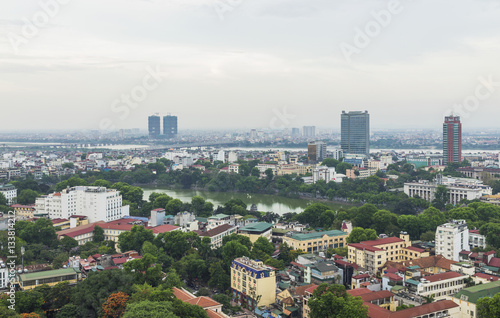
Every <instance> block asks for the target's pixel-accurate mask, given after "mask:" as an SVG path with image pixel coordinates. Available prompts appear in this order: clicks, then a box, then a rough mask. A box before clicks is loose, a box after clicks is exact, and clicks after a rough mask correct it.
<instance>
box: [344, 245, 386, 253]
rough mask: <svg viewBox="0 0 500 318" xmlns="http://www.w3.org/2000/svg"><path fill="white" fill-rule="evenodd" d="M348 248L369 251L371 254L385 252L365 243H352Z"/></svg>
mask: <svg viewBox="0 0 500 318" xmlns="http://www.w3.org/2000/svg"><path fill="white" fill-rule="evenodd" d="M348 246H352V247H354V248H356V249H358V250H367V251H370V252H378V251H384V249H381V248H378V247H374V246H370V245H365V244H363V243H352V244H348Z"/></svg>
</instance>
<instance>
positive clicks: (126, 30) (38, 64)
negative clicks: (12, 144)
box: [0, 0, 500, 131]
mask: <svg viewBox="0 0 500 318" xmlns="http://www.w3.org/2000/svg"><path fill="white" fill-rule="evenodd" d="M49 2H50V1H48V2H47V3H49ZM42 3H45V2H43V1H42ZM53 3H56V4H57V6H52V7H50V6H49V7H43V6H41V5H40V4H39V3H38V2H37V1H22V2H19V1H16V2H10V1H9V2H5V1H4V2H3V3H2V4H1V5H0V8H1V10H0V32H1V33H2V34H1V35H2V36H0V54H1V56H2V58H1V59H0V70H1V72H0V96H1V97H2V118H8V120H5V121H3V122H2V127H1V129H2V130H14V129H16V130H19V129H26V130H33V129H42V130H43V129H101V130H102V129H113V128H116V129H121V128H141V129H145V128H146V124H145V123H146V118H147V116H148V115H150V114H152V113H156V112H160V113H168V112H169V113H172V114H173V115H177V116H179V118H180V127H179V129H180V130H182V129H236V128H245V129H246V128H258V129H260V128H290V127H301V126H303V125H316V126H318V127H322V128H325V129H332V130H338V129H339V126H340V113H341V111H342V110H361V111H363V110H368V111H369V112H370V114H371V122H372V123H371V127H372V128H373V129H387V128H395V129H404V128H417V129H435V130H439V129H440V127H441V125H442V121H443V118H444V115H449V114H450V111H452V110H454V111H455V113H456V115H460V116H461V118H462V122H463V123H464V131H466V130H467V129H480V128H494V127H495V126H496V125H497V118H498V116H499V115H500V108H499V107H498V105H499V103H500V92H498V90H500V87H499V86H500V84H499V83H498V82H499V81H500V68H499V66H500V65H499V60H498V56H499V53H500V38H499V35H498V34H500V32H499V31H500V23H499V22H498V16H499V13H500V4H499V3H498V2H497V1H440V2H438V3H436V2H435V1H419V2H417V1H335V2H332V1H326V0H313V1H307V2H304V1H292V0H287V1H273V2H270V1H263V0H255V1H234V2H232V4H231V5H228V4H225V2H222V1H212V0H210V1H209V0H189V1H186V0H183V1H180V0H176V1H159V0H151V1H140V0H127V1H117V0H112V1H105V2H103V1H95V0H90V1H85V2H77V1H54V2H53ZM44 14H45V16H44ZM44 17H49V19H48V20H47V21H46V20H44ZM37 19H38V20H37ZM33 23H35V24H33ZM36 25H38V26H36ZM361 33H362V34H361ZM146 77H147V79H146V80H147V84H146V86H144V85H145V84H144V80H145V78H146ZM137 87H139V89H138V88H137ZM478 87H479V88H478ZM134 89H135V91H134ZM141 89H142V90H141ZM144 92H145V93H146V94H145V95H144V94H142V93H144ZM478 92H479V93H478ZM134 93H135V94H136V95H137V98H136V99H135V101H136V102H134V99H133V98H132V102H129V103H126V102H124V99H123V96H130V95H132V94H134ZM140 94H142V95H140ZM478 94H479V95H478ZM474 98H475V99H474ZM464 101H465V102H469V103H470V104H469V107H468V108H467V107H465V108H464V107H463V106H456V107H454V105H456V104H463V103H464ZM457 107H458V108H457ZM283 118H285V120H283ZM277 119H278V121H276V120H277ZM103 122H105V123H103Z"/></svg>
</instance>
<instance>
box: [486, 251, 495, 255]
mask: <svg viewBox="0 0 500 318" xmlns="http://www.w3.org/2000/svg"><path fill="white" fill-rule="evenodd" d="M496 253H497V252H495V251H489V252H486V253H484V255H491V254H496Z"/></svg>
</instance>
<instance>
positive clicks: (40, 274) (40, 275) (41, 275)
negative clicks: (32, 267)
mask: <svg viewBox="0 0 500 318" xmlns="http://www.w3.org/2000/svg"><path fill="white" fill-rule="evenodd" d="M76 273H77V272H76V270H75V269H74V268H61V269H55V270H51V271H43V272H36V273H28V274H21V275H19V279H20V280H22V281H28V280H33V279H42V278H51V277H57V276H64V275H71V274H76Z"/></svg>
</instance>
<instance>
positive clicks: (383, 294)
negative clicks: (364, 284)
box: [348, 288, 394, 302]
mask: <svg viewBox="0 0 500 318" xmlns="http://www.w3.org/2000/svg"><path fill="white" fill-rule="evenodd" d="M357 289H366V290H368V293H363V294H360V295H352V294H351V295H352V296H360V297H361V299H363V301H367V302H371V301H374V300H377V299H384V298H390V297H394V294H393V293H391V292H390V291H388V290H380V291H375V292H374V291H371V290H369V289H367V288H357ZM357 289H354V290H357ZM348 292H349V291H348Z"/></svg>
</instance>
